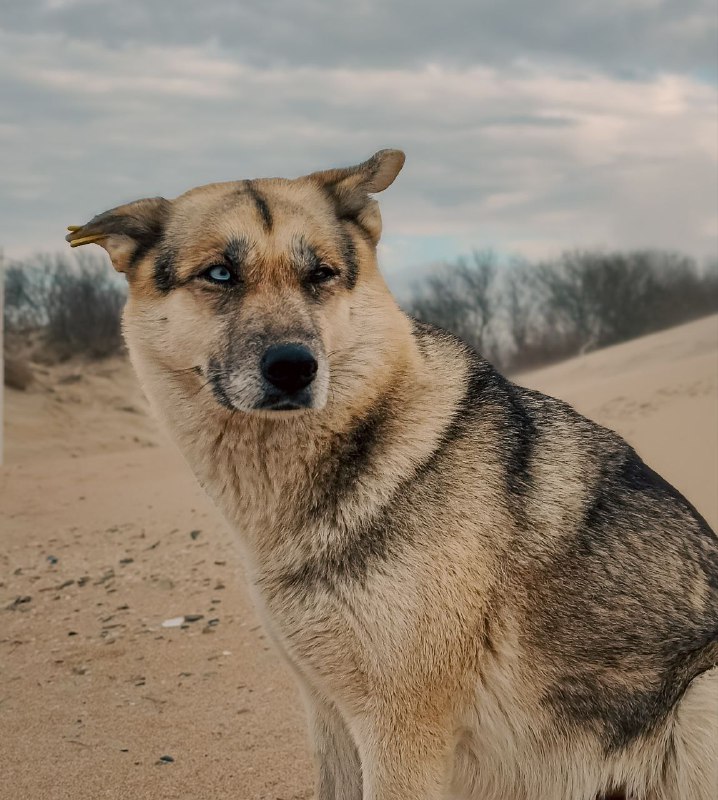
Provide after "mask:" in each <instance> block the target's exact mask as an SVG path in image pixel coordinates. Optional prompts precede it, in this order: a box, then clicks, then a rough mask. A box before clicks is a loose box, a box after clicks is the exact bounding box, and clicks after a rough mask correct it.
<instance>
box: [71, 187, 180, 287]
mask: <svg viewBox="0 0 718 800" xmlns="http://www.w3.org/2000/svg"><path fill="white" fill-rule="evenodd" d="M171 206H172V203H171V202H170V201H169V200H165V198H164V197H148V198H146V199H144V200H136V201H135V202H134V203H127V204H126V205H124V206H118V207H117V208H112V209H110V210H109V211H105V212H103V213H102V214H98V215H97V216H96V217H93V218H92V219H91V220H90V221H89V222H88V223H87V224H86V225H70V226H69V227H68V230H69V231H70V233H68V234H67V236H66V237H65V239H66V240H67V241H68V242H69V243H70V245H71V246H72V247H81V246H82V245H83V244H99V245H100V247H104V249H105V250H106V251H107V253H108V254H109V256H110V259H111V260H112V264H113V266H114V267H115V269H116V270H117V271H118V272H130V271H131V270H132V268H133V267H134V266H135V265H136V264H138V263H139V262H140V260H141V259H142V258H143V257H144V256H145V255H146V254H147V253H148V252H149V251H150V250H152V248H153V247H155V246H156V245H157V244H158V243H159V241H160V239H161V238H162V234H163V233H164V229H165V225H166V223H167V220H168V218H169V213H170V208H171Z"/></svg>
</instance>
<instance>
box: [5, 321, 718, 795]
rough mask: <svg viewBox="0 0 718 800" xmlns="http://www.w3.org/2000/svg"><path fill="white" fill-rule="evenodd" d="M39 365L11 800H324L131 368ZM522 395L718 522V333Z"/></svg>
mask: <svg viewBox="0 0 718 800" xmlns="http://www.w3.org/2000/svg"><path fill="white" fill-rule="evenodd" d="M44 369H45V371H44V373H43V374H40V375H39V376H38V380H37V381H36V383H35V384H34V385H33V387H32V388H31V389H30V390H29V391H28V392H16V391H12V390H8V391H7V394H6V414H7V420H6V437H7V447H6V466H5V467H4V468H3V469H2V470H0V530H1V531H2V536H1V539H0V542H1V543H2V548H1V549H0V624H1V626H2V627H1V628H0V799H1V800H44V799H45V798H48V799H50V798H51V799H52V800H64V799H65V798H68V799H69V798H72V799H73V800H85V798H87V800H90V799H92V800H94V799H95V798H128V799H129V798H132V799H133V800H145V799H147V800H170V798H173V799H174V798H177V799H178V800H179V799H182V800H185V799H186V800H192V799H195V798H196V799H197V800H204V799H205V798H206V799H207V800H211V798H227V799H229V798H232V800H260V799H261V800H299V799H300V798H310V797H311V796H312V792H311V788H310V787H311V775H312V767H311V762H310V756H309V749H308V746H307V739H306V733H305V728H304V719H303V710H302V708H301V704H300V701H299V698H298V695H297V693H296V691H295V689H294V686H293V684H292V681H291V678H290V677H289V675H288V674H287V672H286V670H285V669H284V667H283V666H282V665H281V663H280V662H279V659H278V657H277V656H276V655H275V653H274V652H273V651H272V649H271V647H270V646H269V644H268V643H267V641H266V638H265V636H264V634H263V631H262V629H261V627H259V623H258V621H257V618H256V615H255V614H254V612H253V610H252V608H251V604H250V603H249V601H248V598H247V594H246V591H245V588H244V582H243V579H242V565H241V562H240V559H239V556H238V553H237V550H236V547H235V545H234V543H233V540H232V535H231V534H230V532H229V531H228V530H227V529H226V528H225V526H224V524H223V523H222V521H221V519H220V518H219V516H218V514H217V513H216V512H215V511H214V509H213V508H212V507H211V505H210V503H209V502H208V500H207V499H206V498H205V497H204V495H203V493H202V492H201V490H200V489H199V488H198V487H197V486H196V485H195V483H194V480H193V478H192V476H191V474H190V472H189V470H188V468H187V467H186V465H185V464H184V463H183V461H182V459H181V457H180V456H179V455H178V454H177V452H176V451H175V450H174V448H173V447H172V445H171V444H169V443H168V442H167V441H166V439H165V438H164V436H163V435H162V434H161V433H160V432H158V430H157V428H156V426H155V425H154V423H153V421H152V420H151V418H150V416H149V414H148V411H147V406H146V403H145V402H144V400H143V399H142V396H141V392H140V391H139V389H138V387H137V385H136V383H135V381H134V378H133V376H132V374H131V371H130V368H129V365H128V364H127V362H126V361H124V360H121V359H117V360H114V361H111V362H103V363H101V364H92V365H88V364H81V363H70V364H66V365H62V366H60V367H47V368H44ZM78 375H79V376H80V377H79V378H78V377H69V376H78ZM519 382H521V383H523V384H525V385H527V386H532V387H535V388H538V389H541V390H542V391H546V392H548V393H550V394H553V395H555V396H558V397H561V398H563V399H565V400H568V401H569V402H571V403H572V404H574V405H575V406H576V407H577V408H578V409H579V410H580V411H581V412H583V413H585V414H587V415H588V416H590V417H592V418H594V419H596V420H598V421H599V422H602V423H604V424H606V425H608V426H610V427H613V428H614V429H616V430H618V431H619V432H620V433H621V434H623V435H624V436H626V437H627V438H628V439H629V441H630V442H631V443H632V444H634V446H636V447H637V449H638V451H639V453H640V454H641V455H642V456H643V457H644V458H645V459H646V460H647V461H648V463H650V464H651V465H652V466H653V467H654V468H655V469H657V470H658V471H659V472H661V473H662V474H663V475H664V476H665V477H666V478H667V479H668V480H670V481H672V482H673V483H674V484H675V485H676V486H677V487H678V488H679V489H680V490H681V491H682V492H684V493H685V494H686V496H687V497H688V498H689V499H690V500H691V501H692V502H693V503H694V504H695V505H696V506H697V508H698V509H699V510H700V511H701V513H703V514H704V515H705V516H706V518H707V519H708V521H709V522H710V523H711V524H712V525H714V526H715V525H716V524H717V523H718V500H717V499H716V486H717V485H718V317H711V318H707V319H704V320H700V321H698V322H695V323H691V324H689V325H685V326H682V327H679V328H675V329H672V330H669V331H665V332H662V333H660V334H656V335H654V336H649V337H645V338H643V339H639V340H636V341H633V342H629V343H627V344H624V345H620V346H617V347H614V348H610V349H607V350H604V351H601V352H597V353H593V354H590V355H587V356H583V357H581V358H577V359H574V360H572V361H568V362H564V363H562V364H559V365H557V366H554V367H551V368H549V369H545V370H541V371H537V372H534V373H530V374H525V375H522V376H520V378H519ZM186 615H196V616H200V615H201V618H200V619H196V620H195V621H192V622H187V623H185V625H184V626H183V627H171V628H167V627H163V626H162V623H163V622H164V621H166V620H170V619H172V618H176V617H180V616H186ZM163 756H169V757H171V758H172V759H173V760H172V761H162V760H161V759H162V757H163Z"/></svg>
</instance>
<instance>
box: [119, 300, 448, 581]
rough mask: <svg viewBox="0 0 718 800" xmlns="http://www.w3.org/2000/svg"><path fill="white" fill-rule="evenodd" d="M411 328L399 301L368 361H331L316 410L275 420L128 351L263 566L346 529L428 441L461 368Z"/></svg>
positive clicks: (444, 415) (384, 497)
mask: <svg viewBox="0 0 718 800" xmlns="http://www.w3.org/2000/svg"><path fill="white" fill-rule="evenodd" d="M411 329H412V325H411V322H410V320H409V319H408V318H407V317H405V316H404V315H403V314H402V313H401V312H400V311H399V310H398V309H397V310H396V312H395V316H394V318H393V319H392V320H391V325H390V326H389V327H388V329H387V331H386V334H385V336H384V337H383V343H382V346H379V347H376V348H375V349H374V351H373V352H372V353H371V354H370V355H371V358H367V354H366V353H360V354H359V355H358V356H356V354H354V355H352V354H350V355H349V357H348V358H347V359H345V360H344V361H343V362H342V363H341V364H339V365H338V366H337V367H336V372H337V373H341V376H342V380H337V381H336V386H335V387H334V389H333V390H331V389H330V396H329V400H328V402H327V405H326V407H325V408H324V409H323V410H321V411H306V412H300V413H296V414H288V415H281V416H279V415H277V416H276V417H273V416H269V415H258V414H252V413H245V412H241V411H236V412H231V411H227V410H226V409H224V408H222V407H220V406H218V404H217V403H216V401H215V400H214V398H213V397H212V395H211V392H210V391H208V390H207V389H205V390H202V389H201V384H198V381H197V380H193V379H190V378H189V376H183V377H177V376H173V375H171V374H169V373H164V374H162V373H161V371H158V370H157V369H156V368H153V367H152V366H151V365H149V364H147V363H145V362H143V360H142V358H141V357H136V354H133V361H134V362H135V366H136V368H137V371H138V373H139V374H140V378H141V380H142V382H143V385H144V388H145V390H146V391H147V393H148V395H149V397H150V399H151V401H152V403H153V405H154V407H155V410H156V411H157V412H158V414H159V415H160V416H161V417H162V418H163V419H164V421H165V423H166V425H167V427H168V428H169V431H170V433H171V435H172V437H173V438H174V440H175V442H176V443H177V445H178V446H179V448H180V450H181V451H182V453H183V455H184V456H185V458H186V460H187V461H188V463H189V465H190V467H191V468H192V470H193V471H194V473H195V475H196V476H197V478H198V480H199V481H200V483H201V484H202V486H203V487H204V488H205V490H206V491H207V493H208V494H209V495H210V497H211V498H212V499H213V500H214V502H215V503H216V504H217V505H218V507H219V508H220V510H221V511H222V512H223V514H224V516H225V517H226V518H227V519H228V521H229V522H230V524H231V525H232V526H233V527H234V528H235V529H236V530H237V531H238V533H239V534H240V537H241V539H242V540H243V544H244V546H245V548H244V549H245V550H246V551H248V554H249V556H250V558H251V560H252V561H253V562H254V563H255V565H256V568H257V569H259V570H260V571H261V570H262V568H263V564H270V563H271V564H273V565H275V566H276V565H277V564H279V563H281V562H286V563H294V564H297V563H299V562H301V560H302V559H303V558H308V557H311V555H312V553H313V552H315V551H316V549H317V548H320V549H321V548H322V547H327V546H330V545H331V543H332V542H334V543H336V540H337V537H339V538H341V537H343V536H349V535H351V531H348V530H347V526H346V524H345V523H344V520H345V519H346V518H347V517H351V519H352V520H356V519H357V518H367V517H370V516H371V515H372V514H374V513H376V511H377V510H378V508H379V507H380V506H381V505H383V504H384V503H386V502H388V500H389V499H390V497H391V494H392V492H393V491H394V490H395V488H396V486H397V485H398V484H399V483H400V482H401V481H402V480H404V479H405V478H406V477H407V476H408V475H410V474H411V472H412V470H414V469H415V468H416V465H417V464H420V463H422V462H423V460H425V459H426V458H428V457H429V455H430V453H431V452H432V450H433V448H434V447H435V446H436V442H437V441H438V440H439V439H440V436H441V433H442V431H443V430H444V428H445V427H446V424H447V419H449V418H450V417H451V414H452V410H453V408H454V407H455V404H456V403H457V401H458V398H459V397H460V394H461V391H462V389H461V385H462V376H458V378H457V376H456V374H455V373H453V374H451V373H448V372H447V374H446V375H442V371H443V370H442V363H440V360H439V359H437V358H436V356H434V357H433V358H431V359H429V358H427V356H425V355H423V354H422V353H421V351H420V348H419V346H418V344H417V341H416V339H415V338H414V337H413V336H412V330H411ZM347 376H349V377H347ZM366 470H369V471H370V473H371V480H370V481H365V482H363V481H362V479H361V478H362V471H366ZM364 484H367V485H368V486H367V487H365V485H364ZM349 506H350V507H351V510H352V513H351V514H350V515H349V514H346V513H345V511H346V509H347V508H348V507H349Z"/></svg>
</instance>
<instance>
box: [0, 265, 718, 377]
mask: <svg viewBox="0 0 718 800" xmlns="http://www.w3.org/2000/svg"><path fill="white" fill-rule="evenodd" d="M126 293H127V291H126V286H125V282H124V279H122V278H120V277H118V276H117V275H116V273H115V272H114V271H113V270H112V269H111V268H110V267H109V266H108V264H107V262H106V259H105V258H104V257H102V256H100V255H95V254H93V253H84V252H80V253H77V254H75V256H74V257H72V258H71V257H69V256H65V255H38V256H34V257H32V258H28V259H25V260H23V261H15V262H11V263H10V264H9V265H8V267H7V270H6V276H5V325H6V329H7V330H8V331H9V332H11V333H12V332H14V333H16V334H19V333H21V332H23V331H28V330H33V331H39V332H40V333H41V339H42V341H43V342H44V343H45V345H46V346H47V347H48V348H51V349H52V350H53V351H54V352H56V353H57V354H58V355H60V356H61V357H67V356H70V355H75V354H83V355H88V356H91V357H104V356H107V355H111V354H113V353H116V352H118V351H119V350H121V348H122V347H123V344H122V335H121V316H122V308H123V306H124V302H125V299H126ZM404 305H405V308H406V310H407V311H408V312H409V313H410V314H412V315H413V316H415V317H417V318H419V319H421V320H423V321H425V322H431V323H433V324H435V325H439V326H440V327H442V328H446V329H448V330H450V331H452V332H454V333H455V334H457V335H458V336H460V337H461V338H462V339H464V340H465V341H466V342H467V343H468V344H470V345H471V346H472V347H474V348H476V349H477V350H479V351H480V352H481V353H482V354H483V355H485V356H486V357H487V358H489V359H490V360H491V361H493V362H494V363H495V364H496V365H497V366H499V367H500V368H501V369H503V370H505V371H508V372H518V371H521V370H525V369H529V368H533V367H538V366H541V365H543V364H547V363H551V362H554V361H558V360H561V359H563V358H568V357H571V356H574V355H578V354H581V353H585V352H588V351H590V350H596V349H598V348H601V347H607V346H609V345H612V344H617V343H618V342H623V341H626V340H627V339H632V338H634V337H636V336H642V335H644V334H647V333H652V332H654V331H658V330H661V329H663V328H667V327H670V326H672V325H677V324H680V323H682V322H687V321H689V320H692V319H695V318H697V317H700V316H704V315H706V314H711V313H715V312H718V260H713V261H712V262H708V263H704V264H702V265H700V264H698V263H697V262H696V260H695V259H693V258H691V257H689V256H686V255H682V254H680V253H672V252H663V251H652V250H636V251H630V252H618V251H617V252H604V251H598V250H572V251H567V252H565V253H563V254H561V255H560V256H558V257H557V258H554V259H547V260H542V261H528V260H526V259H520V258H512V259H501V258H499V257H498V256H497V255H496V254H495V253H493V252H490V251H482V252H475V253H473V254H472V255H471V256H470V257H468V258H461V259H458V260H457V261H455V262H452V263H447V264H444V265H441V267H440V268H437V270H436V271H435V272H433V273H432V274H431V275H430V276H428V277H427V278H425V279H424V280H423V281H421V282H419V283H418V284H417V285H416V286H415V287H414V290H413V293H412V295H411V297H410V298H409V299H408V301H407V302H406V303H404Z"/></svg>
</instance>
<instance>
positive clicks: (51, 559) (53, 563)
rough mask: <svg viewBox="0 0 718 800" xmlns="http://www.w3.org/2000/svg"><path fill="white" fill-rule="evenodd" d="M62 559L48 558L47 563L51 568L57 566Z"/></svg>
mask: <svg viewBox="0 0 718 800" xmlns="http://www.w3.org/2000/svg"><path fill="white" fill-rule="evenodd" d="M59 560H60V559H59V558H58V557H57V556H48V557H47V561H48V563H49V564H50V565H51V566H53V567H54V566H55V564H57V562H58V561H59Z"/></svg>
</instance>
